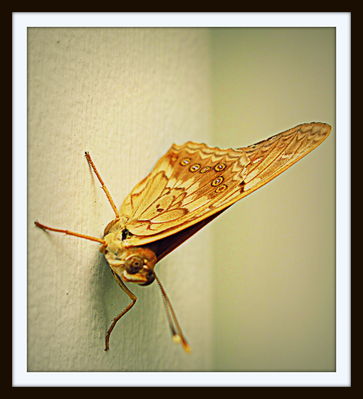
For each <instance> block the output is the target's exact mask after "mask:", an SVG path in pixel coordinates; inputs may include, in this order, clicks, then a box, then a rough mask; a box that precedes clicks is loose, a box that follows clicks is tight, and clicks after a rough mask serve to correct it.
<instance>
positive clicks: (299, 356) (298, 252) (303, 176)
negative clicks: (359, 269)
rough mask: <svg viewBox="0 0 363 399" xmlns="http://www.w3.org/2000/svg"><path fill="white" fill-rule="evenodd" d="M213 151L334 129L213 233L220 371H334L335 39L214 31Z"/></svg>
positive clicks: (319, 34) (303, 33)
mask: <svg viewBox="0 0 363 399" xmlns="http://www.w3.org/2000/svg"><path fill="white" fill-rule="evenodd" d="M212 43H213V47H212V54H213V74H212V84H213V86H212V87H213V100H214V108H213V115H214V124H213V126H214V138H215V139H214V143H215V144H216V145H219V146H221V147H240V146H244V145H249V144H253V143H255V142H258V141H260V140H262V139H264V138H267V137H269V136H271V135H273V134H275V133H278V132H280V131H283V130H286V129H289V128H291V127H293V126H295V125H297V124H299V123H303V122H312V121H321V122H326V123H329V124H331V125H332V126H333V130H332V133H331V135H330V136H329V137H328V139H327V140H326V141H325V142H324V143H323V144H322V145H321V146H320V147H318V148H317V149H316V150H314V151H313V152H312V153H311V154H309V155H308V156H307V157H306V158H304V159H303V160H301V161H300V162H299V163H297V164H296V165H294V166H293V167H292V168H291V169H289V170H287V171H286V172H285V173H283V174H282V175H280V176H279V177H277V178H276V179H275V180H274V181H272V182H270V183H269V184H268V185H266V186H264V187H262V188H261V189H260V190H257V191H256V192H254V193H253V194H251V195H250V196H249V197H247V198H244V199H243V200H242V201H241V202H240V203H237V204H235V205H234V206H233V207H232V208H230V209H229V210H228V211H226V212H225V213H224V214H223V216H222V217H221V218H220V219H219V220H216V221H215V222H213V225H212V227H213V232H214V246H213V248H214V252H213V254H214V260H215V262H214V267H215V273H214V282H215V287H214V311H215V313H214V314H215V328H216V329H215V334H214V342H215V344H214V354H215V363H214V364H215V368H216V370H223V371H227V370H230V371H331V370H334V369H335V184H334V182H335V137H334V136H335V130H334V125H335V30H334V29H331V28H309V29H307V28H301V29H298V28H281V29H278V28H275V29H253V28H251V29H214V30H213V31H212Z"/></svg>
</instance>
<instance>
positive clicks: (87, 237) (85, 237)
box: [34, 222, 107, 247]
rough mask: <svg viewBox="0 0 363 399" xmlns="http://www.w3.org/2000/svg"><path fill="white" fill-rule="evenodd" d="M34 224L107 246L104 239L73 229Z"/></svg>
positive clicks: (43, 228)
mask: <svg viewBox="0 0 363 399" xmlns="http://www.w3.org/2000/svg"><path fill="white" fill-rule="evenodd" d="M34 224H35V225H36V226H37V227H39V228H40V229H42V230H49V231H55V232H56V233H64V234H67V235H69V236H75V237H79V238H84V239H86V240H91V241H96V242H99V243H101V244H102V247H107V243H106V241H105V240H102V239H101V238H97V237H92V236H87V235H85V234H81V233H75V232H74V231H69V230H64V229H55V228H54V227H49V226H46V225H44V224H41V223H39V222H34Z"/></svg>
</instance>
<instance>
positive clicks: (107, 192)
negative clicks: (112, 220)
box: [85, 152, 120, 219]
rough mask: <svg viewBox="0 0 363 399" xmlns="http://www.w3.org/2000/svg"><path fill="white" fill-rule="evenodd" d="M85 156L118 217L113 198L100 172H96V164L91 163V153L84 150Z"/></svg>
mask: <svg viewBox="0 0 363 399" xmlns="http://www.w3.org/2000/svg"><path fill="white" fill-rule="evenodd" d="M85 156H86V159H87V162H88V165H89V166H90V167H91V168H92V169H93V171H94V173H95V175H96V176H97V179H98V180H99V182H100V183H101V188H102V190H103V191H104V192H105V194H106V197H107V199H108V202H109V203H110V205H111V206H112V209H113V211H114V212H115V215H116V219H120V214H119V212H118V210H117V207H116V205H115V203H114V202H113V199H112V197H111V194H110V192H109V191H108V188H107V187H106V185H105V183H104V182H103V180H102V178H101V176H100V174H99V173H98V170H97V168H96V165H95V164H94V163H93V161H92V158H91V155H90V154H89V153H88V152H85Z"/></svg>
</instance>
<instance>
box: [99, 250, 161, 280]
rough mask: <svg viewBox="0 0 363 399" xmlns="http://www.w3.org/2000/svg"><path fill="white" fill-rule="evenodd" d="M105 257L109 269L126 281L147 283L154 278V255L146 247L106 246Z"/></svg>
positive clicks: (155, 259)
mask: <svg viewBox="0 0 363 399" xmlns="http://www.w3.org/2000/svg"><path fill="white" fill-rule="evenodd" d="M105 257H106V259H107V262H108V263H109V265H110V267H111V269H112V270H113V271H114V272H115V273H116V274H117V275H118V276H119V277H120V278H121V279H122V281H125V282H126V283H136V284H140V285H149V284H151V283H152V282H153V281H154V279H155V276H154V272H153V270H154V266H155V263H156V262H157V258H156V255H155V253H154V252H153V251H151V250H150V249H148V248H142V247H134V248H122V247H119V248H109V247H108V248H106V250H105Z"/></svg>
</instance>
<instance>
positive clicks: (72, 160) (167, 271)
mask: <svg viewBox="0 0 363 399" xmlns="http://www.w3.org/2000/svg"><path fill="white" fill-rule="evenodd" d="M28 48H29V51H28V81H29V85H28V89H29V95H28V109H29V119H28V222H29V224H28V244H29V247H28V370H29V371H110V370H113V371H132V370H137V371H146V370H153V371H160V370H167V371H171V370H177V371H180V370H205V369H210V368H211V367H212V363H211V362H212V348H211V336H212V331H213V328H212V284H211V278H212V276H211V273H210V265H211V263H212V262H211V261H212V254H211V252H210V243H211V231H210V230H206V231H203V232H201V233H200V234H199V235H198V236H197V237H195V238H193V239H192V240H190V241H189V242H188V243H185V244H184V245H183V246H182V247H181V248H178V249H177V250H175V252H173V253H172V254H171V255H169V256H168V257H167V258H166V259H165V260H163V261H162V262H161V263H160V264H159V265H158V267H157V270H158V272H159V273H158V274H159V277H160V279H161V281H162V282H163V283H164V286H165V288H166V290H167V292H168V293H169V296H170V299H171V301H172V302H173V305H174V308H175V310H176V313H177V315H178V318H179V321H180V323H181V324H182V327H183V329H184V331H185V334H186V336H187V338H188V340H189V342H190V344H191V346H192V353H191V354H185V353H184V352H183V351H182V349H181V347H180V346H177V345H175V344H174V343H173V342H172V341H171V337H170V332H169V330H168V325H167V319H166V315H165V312H164V308H163V304H162V298H161V295H160V292H159V290H158V287H157V286H156V284H153V285H151V286H149V287H139V286H136V287H133V291H134V293H135V294H136V295H137V296H138V298H139V300H138V302H137V303H136V305H135V307H134V309H132V311H131V312H130V313H129V314H128V315H127V316H126V317H125V318H124V319H122V320H121V321H120V322H119V324H118V325H117V327H116V328H115V330H114V333H113V335H112V336H111V349H110V351H109V352H108V353H106V352H104V350H103V347H104V335H105V331H106V329H107V327H108V326H109V324H110V322H111V320H112V318H113V317H114V316H116V315H117V314H118V313H119V312H120V311H121V309H122V308H123V307H124V306H126V304H127V303H128V301H129V300H128V298H127V297H126V295H125V294H124V293H123V292H122V291H121V290H120V289H119V288H118V286H117V285H116V284H115V282H114V281H113V279H112V276H111V273H110V272H109V269H108V267H107V265H106V263H105V261H104V259H103V257H102V256H101V255H100V254H99V252H98V246H97V244H95V243H92V242H88V241H86V240H81V239H76V238H73V237H65V236H63V235H61V234H50V233H46V232H43V231H41V230H39V229H37V228H36V227H34V224H33V221H34V220H39V221H40V222H42V223H44V224H48V225H50V226H53V227H60V228H67V229H69V230H73V231H77V232H82V233H85V234H89V235H95V236H98V237H100V236H101V234H102V232H103V229H104V227H105V225H106V224H107V223H108V222H109V221H110V220H111V219H112V217H113V212H112V209H111V207H110V206H109V204H108V202H107V200H106V198H105V196H104V194H103V192H102V190H101V189H100V185H99V183H98V181H97V180H96V179H95V177H94V176H93V175H92V173H91V171H90V169H89V167H88V165H87V163H86V161H85V159H84V151H89V152H90V153H91V155H92V156H93V158H94V161H95V163H96V165H97V167H98V168H99V171H100V173H101V175H102V177H103V179H104V180H105V182H106V184H107V185H108V187H109V189H110V191H111V194H112V196H113V198H114V199H115V202H116V203H118V204H120V203H121V201H122V199H123V198H124V197H125V196H126V195H127V194H128V192H129V191H130V190H131V188H132V187H133V186H134V184H136V183H137V182H138V181H139V180H140V179H141V178H143V177H144V176H145V175H146V174H147V173H148V171H149V170H150V169H151V167H152V166H153V164H154V163H155V162H156V160H157V159H158V158H159V157H160V156H161V155H163V154H164V153H165V152H166V150H167V149H168V148H169V146H170V145H171V144H172V143H173V142H177V143H179V144H181V143H183V142H185V141H187V140H190V139H193V140H196V141H206V142H208V141H210V134H211V118H210V116H211V110H210V106H211V92H210V70H209V68H210V62H209V34H208V31H207V30H204V29H77V28H75V29H53V28H52V29H37V28H33V29H29V31H28ZM198 275H202V276H203V278H198Z"/></svg>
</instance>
